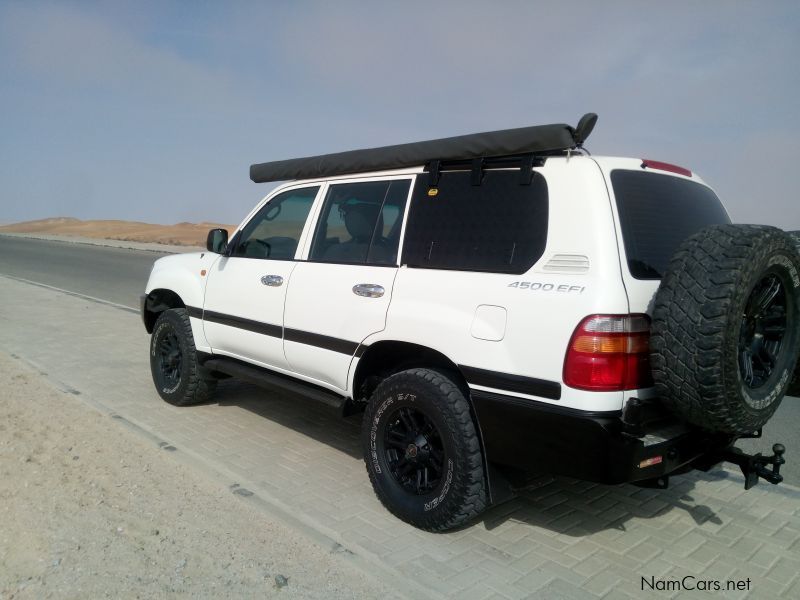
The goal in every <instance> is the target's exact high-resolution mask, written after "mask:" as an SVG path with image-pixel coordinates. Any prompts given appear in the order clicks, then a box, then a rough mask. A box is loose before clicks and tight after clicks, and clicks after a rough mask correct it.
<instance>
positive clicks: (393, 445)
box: [384, 407, 444, 496]
mask: <svg viewBox="0 0 800 600" xmlns="http://www.w3.org/2000/svg"><path fill="white" fill-rule="evenodd" d="M384 448H385V453H386V462H387V464H388V465H389V470H390V472H391V474H392V477H394V479H395V481H397V483H399V484H400V486H402V488H403V489H404V490H406V491H407V492H409V493H410V494H416V495H417V496H421V495H424V494H428V493H430V492H432V491H433V490H435V489H436V487H437V486H438V485H439V482H440V480H441V478H442V474H443V472H444V447H443V445H442V438H441V435H440V433H439V430H438V429H437V428H436V425H435V424H434V423H433V421H432V420H431V419H430V418H429V417H428V416H427V415H426V414H425V413H424V412H422V411H420V410H417V409H415V408H410V407H403V408H399V409H398V410H396V411H395V412H394V413H392V414H391V415H390V416H389V420H388V423H387V426H386V429H385V436H384Z"/></svg>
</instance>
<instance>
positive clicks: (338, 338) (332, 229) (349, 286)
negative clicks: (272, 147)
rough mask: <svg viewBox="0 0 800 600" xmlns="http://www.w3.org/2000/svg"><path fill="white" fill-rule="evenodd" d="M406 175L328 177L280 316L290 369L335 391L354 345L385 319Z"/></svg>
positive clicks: (407, 187) (344, 375) (407, 181)
mask: <svg viewBox="0 0 800 600" xmlns="http://www.w3.org/2000/svg"><path fill="white" fill-rule="evenodd" d="M412 179H413V177H412V176H408V175H406V176H396V177H390V178H366V179H364V178H362V179H354V180H345V181H337V182H335V183H331V184H330V185H329V186H328V188H327V192H326V195H325V201H324V203H323V205H322V208H321V210H320V214H319V218H318V219H317V224H316V228H315V231H314V234H313V237H312V238H311V243H310V248H309V250H308V253H307V256H308V258H307V260H305V261H303V262H299V263H298V264H297V266H296V267H295V268H294V270H293V271H292V275H291V280H290V282H289V289H288V292H287V297H286V310H285V315H284V351H285V354H286V359H287V361H288V363H289V366H290V368H291V369H292V370H293V371H296V372H297V373H299V374H302V375H304V376H307V377H312V378H314V379H317V380H319V381H321V382H325V383H327V384H329V385H334V386H336V387H337V388H339V389H341V390H345V389H346V387H347V374H348V369H349V367H350V363H351V360H352V357H353V355H354V354H355V352H356V349H357V348H358V346H359V344H360V343H361V342H362V341H363V340H364V339H365V338H366V337H367V336H369V335H371V334H373V333H375V332H378V331H381V330H382V329H384V327H385V326H386V313H387V310H388V308H389V301H390V299H391V296H392V287H393V285H394V280H395V276H396V275H397V264H398V263H397V259H398V256H397V251H398V247H399V243H400V237H401V229H402V225H403V216H404V214H405V207H406V203H407V201H408V195H409V191H410V189H411V183H412Z"/></svg>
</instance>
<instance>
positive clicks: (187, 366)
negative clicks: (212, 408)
mask: <svg viewBox="0 0 800 600" xmlns="http://www.w3.org/2000/svg"><path fill="white" fill-rule="evenodd" d="M150 372H151V374H152V376H153V383H154V384H155V386H156V390H157V391H158V394H159V395H160V396H161V397H162V398H163V399H164V400H165V401H167V402H169V403H170V404H174V405H176V406H188V405H190V404H197V403H199V402H205V401H206V400H208V399H209V398H210V397H211V394H212V392H213V391H214V389H215V388H216V386H217V382H216V380H215V379H213V378H212V377H211V375H210V374H209V373H208V372H207V371H206V370H205V369H204V368H203V367H202V366H201V365H200V364H199V363H198V362H197V350H196V349H195V346H194V336H193V335H192V325H191V322H190V321H189V313H188V312H187V311H186V309H185V308H171V309H169V310H165V311H164V312H162V313H161V314H160V315H159V317H158V319H157V320H156V324H155V326H154V327H153V334H152V336H151V337H150Z"/></svg>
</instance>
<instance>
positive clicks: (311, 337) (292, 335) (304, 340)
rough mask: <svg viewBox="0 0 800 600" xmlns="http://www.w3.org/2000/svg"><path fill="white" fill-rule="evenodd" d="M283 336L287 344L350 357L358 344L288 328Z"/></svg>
mask: <svg viewBox="0 0 800 600" xmlns="http://www.w3.org/2000/svg"><path fill="white" fill-rule="evenodd" d="M283 335H284V339H285V340H286V341H287V342H297V343H298V344H307V345H309V346H316V347H317V348H323V349H325V350H332V351H334V352H341V353H342V354H349V355H350V356H353V354H355V352H356V348H358V342H349V341H347V340H342V339H339V338H335V337H331V336H328V335H320V334H319V333H311V332H310V331H300V330H299V329H289V328H288V327H287V328H286V329H285V330H284V334H283Z"/></svg>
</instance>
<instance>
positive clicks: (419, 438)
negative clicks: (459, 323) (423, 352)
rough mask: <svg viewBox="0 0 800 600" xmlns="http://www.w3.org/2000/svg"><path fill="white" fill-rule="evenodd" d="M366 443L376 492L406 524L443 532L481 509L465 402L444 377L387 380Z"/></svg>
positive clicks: (375, 398) (478, 460)
mask: <svg viewBox="0 0 800 600" xmlns="http://www.w3.org/2000/svg"><path fill="white" fill-rule="evenodd" d="M363 440H364V457H365V461H366V465H367V472H368V473H369V478H370V481H371V482H372V487H373V488H374V490H375V494H376V495H377V496H378V499H379V500H380V501H381V502H382V503H383V505H384V506H385V507H386V508H387V509H388V510H389V511H390V512H391V513H392V514H394V515H395V516H397V517H398V518H400V519H402V520H403V521H405V522H407V523H410V524H411V525H414V526H415V527H419V528H420V529H425V530H428V531H445V530H448V529H453V528H455V527H459V526H461V525H463V524H465V523H467V522H468V521H470V520H471V519H473V518H474V517H476V516H477V515H478V514H480V513H481V512H482V511H483V510H484V509H485V508H486V506H487V494H486V483H485V477H484V471H483V455H482V452H481V446H480V442H479V440H478V433H477V431H476V429H475V424H474V423H473V421H472V416H471V414H470V409H469V402H468V401H467V399H466V398H465V396H464V393H463V392H462V391H461V389H460V388H459V387H458V386H457V385H456V384H455V383H453V381H452V380H451V379H449V378H448V377H447V376H446V375H444V374H442V373H440V372H438V371H432V370H430V369H410V370H408V371H402V372H400V373H397V374H395V375H392V376H391V377H388V378H387V379H385V380H384V381H383V382H382V383H381V384H380V385H379V386H378V388H377V389H376V390H375V392H374V393H373V394H372V397H371V398H370V401H369V404H368V406H367V410H366V412H365V414H364V431H363Z"/></svg>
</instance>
